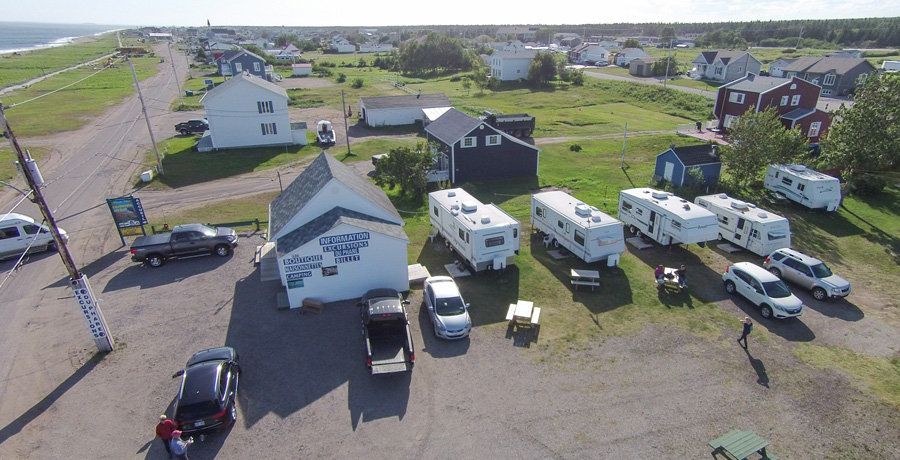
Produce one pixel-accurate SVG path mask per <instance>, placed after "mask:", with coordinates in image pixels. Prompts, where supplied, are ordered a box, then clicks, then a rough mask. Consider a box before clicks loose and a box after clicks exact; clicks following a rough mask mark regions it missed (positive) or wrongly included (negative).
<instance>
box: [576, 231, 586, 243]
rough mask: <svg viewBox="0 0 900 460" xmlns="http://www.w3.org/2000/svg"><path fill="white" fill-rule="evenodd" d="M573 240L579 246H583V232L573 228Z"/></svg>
mask: <svg viewBox="0 0 900 460" xmlns="http://www.w3.org/2000/svg"><path fill="white" fill-rule="evenodd" d="M575 242H576V243H578V245H579V246H584V233H581V232H579V231H578V230H575Z"/></svg>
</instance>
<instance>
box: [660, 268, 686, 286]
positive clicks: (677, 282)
mask: <svg viewBox="0 0 900 460" xmlns="http://www.w3.org/2000/svg"><path fill="white" fill-rule="evenodd" d="M677 271H678V269H677V268H674V267H666V268H665V273H664V275H663V281H664V283H663V286H664V287H672V288H675V289H676V290H678V291H681V290H682V289H684V288H686V287H687V286H686V285H685V286H684V287H682V286H681V279H680V277H679V276H678V273H677Z"/></svg>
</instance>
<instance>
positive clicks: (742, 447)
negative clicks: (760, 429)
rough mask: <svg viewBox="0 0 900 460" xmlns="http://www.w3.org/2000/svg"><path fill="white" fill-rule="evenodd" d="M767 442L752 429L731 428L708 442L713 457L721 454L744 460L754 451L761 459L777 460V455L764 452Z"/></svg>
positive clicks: (736, 459)
mask: <svg viewBox="0 0 900 460" xmlns="http://www.w3.org/2000/svg"><path fill="white" fill-rule="evenodd" d="M768 445H769V442H768V441H766V440H765V439H763V438H761V437H759V435H757V434H756V433H754V432H752V431H742V430H731V431H729V432H728V433H726V434H724V435H722V436H719V437H718V438H716V439H713V440H712V441H710V442H709V447H712V448H713V451H712V456H713V458H719V457H718V455H719V454H722V455H724V456H725V458H733V459H735V460H745V459H746V458H747V457H749V456H750V455H753V454H754V453H758V454H760V455H761V456H762V457H761V458H762V460H778V457H775V456H774V455H771V454H767V453H766V447H768Z"/></svg>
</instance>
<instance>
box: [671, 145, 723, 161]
mask: <svg viewBox="0 0 900 460" xmlns="http://www.w3.org/2000/svg"><path fill="white" fill-rule="evenodd" d="M669 150H671V151H673V152H675V156H677V157H678V159H679V160H681V163H683V164H684V165H685V166H697V165H705V164H710V163H721V162H722V161H721V160H719V157H718V156H717V155H714V153H715V150H714V149H713V147H712V146H711V145H709V144H701V145H690V146H687V147H675V148H673V149H669Z"/></svg>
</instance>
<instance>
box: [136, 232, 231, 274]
mask: <svg viewBox="0 0 900 460" xmlns="http://www.w3.org/2000/svg"><path fill="white" fill-rule="evenodd" d="M237 245H238V239H237V233H235V231H234V230H232V229H230V228H226V227H215V228H213V227H208V226H206V225H203V224H186V225H176V226H175V227H173V228H172V231H171V232H169V233H161V234H159V235H147V236H139V237H138V238H137V239H136V240H134V243H133V244H132V245H131V260H133V261H135V262H147V263H148V264H149V265H150V266H151V267H159V266H160V265H162V264H163V262H164V261H165V260H166V259H168V258H171V257H193V256H203V255H208V254H216V255H218V256H222V257H225V256H227V255H229V254H231V250H232V249H234V248H235V247H237Z"/></svg>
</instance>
